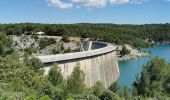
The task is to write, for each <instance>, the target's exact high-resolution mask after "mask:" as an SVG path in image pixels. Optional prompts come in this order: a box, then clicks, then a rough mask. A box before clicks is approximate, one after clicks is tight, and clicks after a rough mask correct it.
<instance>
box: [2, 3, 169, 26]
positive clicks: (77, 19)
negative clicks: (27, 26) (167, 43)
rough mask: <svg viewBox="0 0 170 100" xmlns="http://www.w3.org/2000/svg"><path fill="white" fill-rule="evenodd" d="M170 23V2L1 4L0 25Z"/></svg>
mask: <svg viewBox="0 0 170 100" xmlns="http://www.w3.org/2000/svg"><path fill="white" fill-rule="evenodd" d="M23 22H33V23H67V24H70V23H115V24H146V23H170V0H1V2H0V23H23Z"/></svg>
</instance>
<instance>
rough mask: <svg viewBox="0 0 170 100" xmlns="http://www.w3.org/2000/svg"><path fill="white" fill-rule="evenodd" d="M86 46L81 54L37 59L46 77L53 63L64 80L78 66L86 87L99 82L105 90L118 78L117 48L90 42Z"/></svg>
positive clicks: (48, 56)
mask: <svg viewBox="0 0 170 100" xmlns="http://www.w3.org/2000/svg"><path fill="white" fill-rule="evenodd" d="M88 46H89V47H88V48H87V46H86V49H87V50H85V51H83V52H75V53H66V54H57V55H47V56H38V58H39V59H40V60H41V61H42V62H43V63H44V65H45V68H44V69H45V74H46V75H47V74H48V72H49V70H50V67H51V66H52V65H53V64H55V63H56V64H57V65H58V67H59V68H60V69H61V73H62V74H63V77H64V78H65V79H66V78H67V77H68V76H70V75H71V73H72V72H73V70H74V68H75V67H76V66H80V69H81V70H82V71H83V72H84V73H85V84H86V86H88V87H92V86H93V85H94V84H95V83H96V82H98V81H99V82H101V83H102V84H103V85H104V86H105V88H107V87H109V86H110V85H111V84H112V83H114V82H115V81H117V80H118V78H119V67H118V62H117V55H116V48H117V47H116V46H113V45H112V44H108V43H103V42H90V43H89V44H88Z"/></svg>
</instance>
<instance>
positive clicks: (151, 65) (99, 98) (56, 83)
mask: <svg viewBox="0 0 170 100" xmlns="http://www.w3.org/2000/svg"><path fill="white" fill-rule="evenodd" d="M12 42H13V41H12V40H11V39H10V38H9V37H7V36H6V35H5V34H3V33H0V100H169V99H170V64H169V63H166V62H165V60H163V59H160V58H155V59H153V60H151V61H150V62H148V64H147V65H146V66H144V67H143V71H142V72H141V75H140V77H138V78H137V79H136V81H135V82H134V85H133V90H131V91H129V89H128V88H127V87H125V88H124V90H123V91H122V90H120V88H119V86H118V84H117V82H116V83H114V84H112V85H111V86H110V87H109V88H108V89H105V88H104V86H103V85H102V84H101V83H100V82H97V83H96V84H95V85H94V86H93V87H91V88H88V87H86V86H85V84H84V77H85V76H84V73H83V72H82V71H81V70H80V67H79V66H77V67H75V69H74V71H73V72H72V74H71V76H70V77H68V78H67V79H64V78H63V76H62V74H61V71H60V69H59V68H58V66H57V65H54V66H53V67H52V68H51V70H50V72H49V74H48V75H47V76H44V75H43V72H44V71H43V69H42V68H43V64H42V63H41V62H40V61H39V59H37V58H34V57H29V55H28V54H27V53H25V56H24V57H23V58H22V59H20V57H19V55H18V52H17V51H15V49H12V48H13V45H12Z"/></svg>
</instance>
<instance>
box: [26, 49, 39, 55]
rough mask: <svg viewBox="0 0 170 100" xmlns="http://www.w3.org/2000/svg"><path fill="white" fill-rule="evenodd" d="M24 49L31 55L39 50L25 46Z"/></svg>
mask: <svg viewBox="0 0 170 100" xmlns="http://www.w3.org/2000/svg"><path fill="white" fill-rule="evenodd" d="M24 51H25V52H26V53H28V54H29V55H31V54H32V53H36V52H37V51H36V49H34V48H25V49H24Z"/></svg>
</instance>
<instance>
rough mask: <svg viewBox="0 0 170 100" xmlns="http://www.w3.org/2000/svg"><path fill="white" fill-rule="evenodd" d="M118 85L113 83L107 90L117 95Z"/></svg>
mask: <svg viewBox="0 0 170 100" xmlns="http://www.w3.org/2000/svg"><path fill="white" fill-rule="evenodd" d="M119 89H120V88H119V85H118V83H117V82H114V83H113V84H111V86H110V87H109V90H110V91H112V92H114V93H118V92H119Z"/></svg>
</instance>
